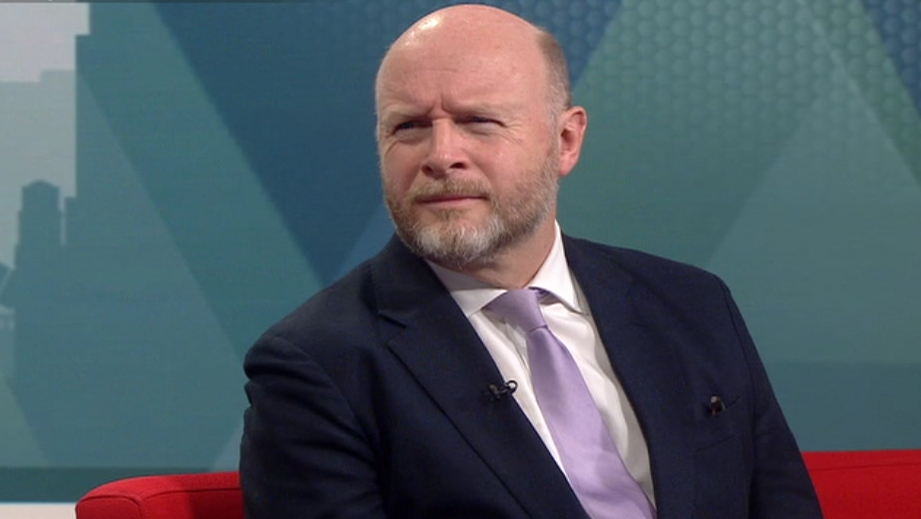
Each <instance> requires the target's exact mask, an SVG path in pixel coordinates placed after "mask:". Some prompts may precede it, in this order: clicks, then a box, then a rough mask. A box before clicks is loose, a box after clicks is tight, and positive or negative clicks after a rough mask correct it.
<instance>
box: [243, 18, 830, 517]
mask: <svg viewBox="0 0 921 519" xmlns="http://www.w3.org/2000/svg"><path fill="white" fill-rule="evenodd" d="M567 75H568V73H567V71H566V65H565V60H564V58H563V55H562V52H561V50H560V48H559V45H558V43H557V42H556V40H555V39H554V38H553V37H552V36H550V35H548V34H546V33H545V32H543V31H541V30H539V29H537V28H535V27H534V26H532V25H531V24H529V23H528V22H526V21H524V20H522V19H520V18H518V17H516V16H514V15H512V14H510V13H507V12H505V11H501V10H499V9H495V8H492V7H486V6H473V5H462V6H455V7H449V8H446V9H443V10H439V11H436V12H435V13H432V14H431V15H429V16H426V17H424V18H423V19H421V20H420V21H418V22H417V23H416V24H414V25H413V26H412V27H411V28H410V29H408V30H407V31H406V32H405V33H404V34H403V35H402V36H400V38H399V39H398V40H397V41H396V42H395V43H394V44H393V46H392V47H391V49H390V50H389V51H388V52H387V54H386V56H385V57H384V59H383V62H382V63H381V66H380V69H379V72H378V77H377V82H376V89H375V94H376V103H377V114H378V128H377V136H378V145H379V150H378V151H379V154H380V160H381V174H382V180H383V186H384V193H385V197H386V201H387V205H388V207H389V209H390V212H391V216H392V218H393V221H394V223H395V226H396V230H397V234H398V236H399V239H393V240H391V242H390V243H389V244H388V245H387V246H386V247H385V248H384V249H383V250H382V251H381V252H380V253H379V254H378V255H377V256H375V257H374V258H372V259H370V260H369V261H368V262H366V263H364V264H363V265H361V266H359V267H358V268H357V269H355V270H354V271H353V272H352V273H350V274H348V275H347V276H346V277H345V278H343V279H342V280H340V281H338V282H337V283H335V284H334V285H332V286H331V287H329V288H328V289H326V290H324V291H323V292H321V293H320V294H317V295H316V296H315V297H314V298H312V299H311V300H310V301H308V302H307V303H306V304H305V305H304V306H302V307H301V308H299V309H298V310H296V311H295V312H294V313H292V314H291V315H289V316H288V317H287V318H285V319H284V320H282V321H281V322H280V323H278V324H277V325H275V326H274V327H272V328H271V329H270V330H269V331H268V332H266V334H265V335H264V336H263V337H262V338H260V339H259V341H258V342H257V344H256V345H255V346H254V347H253V349H252V350H251V352H250V353H249V355H248V356H247V359H246V365H245V369H246V372H247V374H248V376H249V377H250V381H249V383H248V384H247V393H248V396H249V398H250V402H251V407H250V408H249V410H248V411H247V413H246V421H245V422H246V423H245V430H244V438H243V444H242V451H241V462H240V463H241V466H240V470H241V477H242V485H243V489H244V496H245V501H246V508H247V514H248V517H250V518H251V519H267V518H312V517H343V518H344V517H368V518H403V519H405V518H416V517H419V518H421V517H429V518H449V517H458V518H460V517H464V518H505V519H508V518H547V519H561V518H585V517H592V518H593V519H599V518H601V517H608V516H610V515H615V516H617V517H625V518H626V517H627V515H617V514H619V513H620V512H616V513H611V511H612V510H615V509H616V510H628V509H629V510H630V512H629V513H630V514H634V515H630V517H643V518H652V517H656V516H657V517H658V518H659V519H687V518H692V517H702V518H707V519H721V518H727V519H728V518H742V517H751V518H759V519H768V518H773V519H800V518H818V517H821V512H820V511H819V508H818V505H817V502H816V498H815V494H814V491H813V490H812V486H811V483H810V480H809V477H808V474H807V472H806V470H805V468H804V466H803V462H802V459H801V457H800V454H799V451H798V449H797V446H796V443H795V441H794V439H793V437H792V435H791V433H790V431H789V429H788V427H787V425H786V423H785V421H784V418H783V416H782V414H781V411H780V409H779V408H778V405H777V402H776V401H775V399H774V396H773V394H772V391H771V388H770V385H769V383H768V380H767V377H766V375H765V372H764V369H763V367H762V365H761V363H760V361H759V359H758V357H757V354H756V352H755V349H754V345H753V344H752V341H751V339H750V337H749V335H748V333H747V331H746V330H745V327H744V324H743V322H742V318H741V317H740V315H739V313H738V310H737V309H736V307H735V305H734V303H733V302H732V300H731V298H730V296H729V294H728V290H727V289H726V288H725V286H724V285H723V284H722V282H720V281H719V280H718V279H717V278H716V277H714V276H712V275H711V274H708V273H705V272H703V271H700V270H698V269H695V268H692V267H689V266H685V265H681V264H678V263H674V262H670V261H667V260H663V259H660V258H655V257H651V256H648V255H645V254H642V253H639V252H635V251H629V250H623V249H617V248H611V247H607V246H603V245H599V244H594V243H590V242H586V241H582V240H577V239H573V238H570V237H567V236H563V235H562V234H561V233H560V230H559V226H558V225H557V223H556V209H557V197H556V194H557V187H558V183H559V180H560V178H561V177H563V176H565V175H567V174H568V173H569V172H570V171H571V170H572V169H573V167H574V166H575V165H576V162H577V161H578V158H579V153H580V149H581V146H582V141H583V136H584V133H585V129H586V125H587V115H586V112H585V110H584V109H583V108H581V107H578V106H572V105H571V101H570V98H569V97H570V96H569V85H568V79H567ZM525 287H535V288H538V289H540V290H539V292H532V291H529V290H523V291H521V290H517V291H516V290H512V289H521V288H525ZM506 291H509V292H510V293H512V292H514V293H516V294H528V297H531V296H533V297H532V299H534V298H538V297H539V299H540V301H539V303H540V310H538V313H540V314H541V316H540V317H539V319H543V318H544V317H545V318H546V321H547V322H549V328H545V327H542V326H539V328H540V330H541V331H540V332H538V333H539V334H540V335H541V339H536V338H533V337H532V335H531V333H532V332H533V330H531V326H530V325H528V326H524V325H520V324H518V321H516V320H515V319H516V318H514V317H512V315H511V313H507V310H506V309H504V307H503V306H502V303H499V302H498V301H500V299H497V297H498V296H502V295H503V294H505V293H506ZM528 304H530V303H528ZM514 311H515V310H514V309H512V310H511V312H512V313H514ZM535 329H537V328H535ZM547 330H549V332H547ZM545 332H546V333H545ZM548 337H550V338H549V339H548ZM538 340H548V341H550V342H551V343H553V344H562V345H563V346H562V350H560V351H563V350H565V351H566V352H567V353H565V354H564V356H567V358H568V359H569V360H568V362H569V366H570V367H571V366H575V368H576V374H577V375H576V378H578V380H577V381H573V382H568V380H573V379H566V380H567V381H564V382H563V383H562V384H560V385H558V386H556V388H555V389H553V390H551V391H549V396H547V395H548V391H547V390H546V389H542V388H544V387H545V385H546V384H547V383H548V380H547V379H554V378H556V377H557V375H556V374H555V373H554V372H549V373H550V374H549V375H547V376H543V375H541V376H538V375H537V374H538V373H543V372H544V371H541V370H543V369H544V368H543V367H539V366H538V364H539V363H538V357H539V356H540V355H542V353H539V352H538V350H535V349H532V348H533V347H534V346H532V341H533V342H537V341H538ZM541 362H542V361H541ZM577 387H578V388H581V389H579V391H582V393H581V397H580V398H583V400H582V401H584V398H588V401H589V405H588V408H590V409H589V411H590V412H591V413H594V415H593V417H591V418H586V419H585V421H583V419H582V418H579V419H577V420H574V419H568V420H567V419H564V420H560V419H559V418H558V417H557V414H556V413H557V412H563V413H565V412H567V411H569V409H567V408H568V407H578V406H577V404H576V403H574V402H575V400H571V399H570V397H569V396H566V397H565V399H564V401H563V404H562V405H561V406H557V407H555V408H554V407H552V405H553V404H551V403H548V401H549V400H548V399H549V398H553V397H554V396H559V394H561V393H566V392H567V391H569V390H570V389H571V388H577ZM566 395H568V393H566ZM573 398H575V397H573ZM560 408H562V409H560ZM580 409H583V408H582V407H580ZM566 421H568V422H570V423H568V424H567V423H563V422H566ZM572 422H576V423H572ZM589 423H592V424H597V425H598V427H600V429H601V430H602V431H603V432H602V433H601V434H600V435H596V434H595V433H591V434H590V436H591V438H590V439H587V440H578V441H576V442H573V441H567V438H568V437H567V436H566V434H575V435H579V434H581V431H580V430H584V429H586V428H589V425H588V424H589ZM572 426H575V427H572ZM564 429H565V430H566V431H564V432H561V431H563V430H564ZM596 440H597V442H598V445H599V446H595V445H594V443H595V441H596ZM574 443H575V445H574ZM589 444H592V445H589ZM574 452H575V453H576V454H573V453H574ZM585 452H588V454H589V457H588V458H584V457H583V458H582V459H581V461H575V462H573V461H572V460H573V459H577V460H578V458H573V456H575V455H577V454H579V453H582V454H584V453H585ZM602 458H603V459H605V460H606V461H604V462H602V461H598V462H597V465H598V466H597V467H596V460H601V459H602ZM608 461H610V464H611V466H614V465H617V466H616V467H614V468H613V469H612V470H615V471H619V472H617V475H615V476H611V477H608V476H606V475H605V476H600V475H599V474H601V472H600V471H601V470H602V468H600V467H601V465H603V464H604V463H607V462H608ZM585 468H590V469H591V470H592V471H593V472H592V474H589V475H588V476H585V475H583V473H584V470H583V469H585ZM604 470H607V469H604ZM605 474H608V473H605ZM586 488H588V489H586ZM625 503H626V504H625ZM621 506H623V507H625V508H617V507H621ZM625 513H626V512H625Z"/></svg>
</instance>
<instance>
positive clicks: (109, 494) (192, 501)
mask: <svg viewBox="0 0 921 519" xmlns="http://www.w3.org/2000/svg"><path fill="white" fill-rule="evenodd" d="M804 457H805V459H806V465H807V466H808V467H809V473H810V475H811V476H812V481H813V482H814V483H815V487H816V491H817V492H818V494H819V500H820V501H821V502H822V510H823V511H824V512H825V519H921V449H917V450H881V451H841V452H807V453H805V454H804ZM77 519H243V497H242V495H241V493H240V478H239V475H238V474H237V473H236V472H217V473H209V474H182V475H169V476H147V477H139V478H131V479H124V480H119V481H114V482H112V483H107V484H105V485H102V486H100V487H98V488H96V489H94V490H92V491H90V492H89V493H88V494H86V495H85V496H84V497H83V498H82V499H80V501H79V502H78V503H77Z"/></svg>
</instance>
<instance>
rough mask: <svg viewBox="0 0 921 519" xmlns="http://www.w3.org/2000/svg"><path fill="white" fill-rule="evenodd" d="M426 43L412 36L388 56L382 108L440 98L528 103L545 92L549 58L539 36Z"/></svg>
mask: <svg viewBox="0 0 921 519" xmlns="http://www.w3.org/2000/svg"><path fill="white" fill-rule="evenodd" d="M423 43H424V42H414V41H410V42H409V43H407V44H404V45H402V46H400V47H394V48H393V49H391V51H390V52H389V53H388V55H387V56H386V57H385V59H384V62H383V63H382V65H381V70H380V73H379V75H378V81H377V85H376V87H377V92H376V95H377V102H378V109H379V110H381V109H386V108H388V107H391V106H392V105H394V104H396V105H404V104H409V105H428V104H432V103H436V102H442V103H445V102H450V103H458V104H465V103H473V104H495V103H509V102H513V101H520V102H521V101H527V102H528V103H529V104H530V103H532V102H540V101H541V99H540V98H539V97H537V96H542V95H545V94H546V89H547V88H548V86H547V85H548V72H547V70H546V69H547V65H546V60H545V59H544V57H543V55H542V54H541V52H540V50H539V47H538V46H537V44H536V41H535V40H532V41H531V42H529V43H530V44H529V45H521V44H518V45H511V44H509V42H508V41H505V42H501V41H499V42H496V41H493V42H490V41H471V42H467V43H466V44H464V43H462V42H457V41H440V42H438V44H423Z"/></svg>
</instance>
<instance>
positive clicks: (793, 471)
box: [720, 282, 822, 519]
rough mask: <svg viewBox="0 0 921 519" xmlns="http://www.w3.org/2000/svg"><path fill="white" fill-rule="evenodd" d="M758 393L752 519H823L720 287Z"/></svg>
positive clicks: (741, 327)
mask: <svg viewBox="0 0 921 519" xmlns="http://www.w3.org/2000/svg"><path fill="white" fill-rule="evenodd" d="M720 285H721V287H722V289H723V294H724V297H725V299H726V302H727V306H728V309H729V314H730V316H731V318H732V324H733V325H734V326H735V328H736V333H737V335H738V337H739V338H740V340H741V342H742V351H743V353H744V354H745V356H746V357H747V358H746V360H747V362H748V369H749V371H750V376H751V379H752V387H753V388H754V396H753V403H752V406H753V411H754V421H753V424H752V429H753V442H754V471H753V474H752V483H751V490H750V491H751V500H750V506H751V511H750V517H751V519H792V518H803V519H821V517H822V511H821V509H820V507H819V502H818V498H817V497H816V494H815V490H814V487H813V485H812V480H811V479H810V477H809V473H808V471H807V470H806V466H805V464H804V462H803V458H802V455H801V454H800V450H799V447H798V445H797V444H796V440H795V439H794V437H793V433H792V432H791V431H790V428H789V426H788V425H787V422H786V419H785V418H784V416H783V412H782V411H781V409H780V405H779V404H778V402H777V399H776V397H775V395H774V391H773V389H772V388H771V384H770V382H769V380H768V376H767V373H766V372H765V369H764V365H763V364H762V362H761V359H760V358H759V356H758V353H757V351H756V349H755V346H754V342H753V341H752V338H751V336H750V335H749V332H748V330H747V328H746V326H745V324H744V322H743V320H742V316H741V314H740V312H739V309H738V307H737V306H736V304H735V302H734V301H733V300H732V297H731V296H730V294H729V289H728V288H727V287H726V286H725V284H723V283H722V282H720Z"/></svg>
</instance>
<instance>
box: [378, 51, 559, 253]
mask: <svg viewBox="0 0 921 519" xmlns="http://www.w3.org/2000/svg"><path fill="white" fill-rule="evenodd" d="M441 43H442V45H438V44H435V45H432V44H431V43H430V42H429V43H427V44H425V45H415V46H414V45H409V46H407V47H405V48H399V49H397V50H395V51H392V52H391V55H390V56H388V59H387V61H385V64H384V68H382V72H381V75H380V78H379V81H378V92H377V104H378V119H379V124H378V139H379V153H380V160H381V174H382V180H383V188H384V195H385V198H386V201H387V205H388V207H389V209H390V213H391V216H392V218H393V220H394V223H395V225H396V227H397V232H398V234H399V235H400V236H401V238H403V240H404V241H405V242H407V244H408V245H409V246H410V247H411V248H412V249H413V250H414V251H415V252H416V253H417V254H419V255H421V256H423V257H425V258H427V259H429V260H432V261H435V262H436V263H440V264H443V265H445V266H449V267H455V268H460V267H464V266H467V265H471V264H476V263H481V262H484V261H489V260H490V259H491V258H492V257H493V256H494V255H495V254H496V253H498V252H501V251H502V250H503V249H504V248H506V247H508V246H510V245H515V244H518V243H520V242H521V241H523V240H527V239H528V238H529V237H531V236H532V235H533V234H534V232H535V231H536V229H537V228H539V227H540V226H541V225H548V221H549V219H550V218H551V217H552V216H553V215H554V214H555V208H556V193H557V187H558V181H559V175H560V171H559V170H560V167H559V142H558V140H557V139H556V138H555V137H556V135H555V134H556V128H555V123H554V122H553V121H552V117H551V110H550V108H549V106H548V92H547V90H548V87H547V79H546V71H545V64H544V62H543V60H542V57H541V55H540V53H539V51H538V50H537V47H536V45H535V46H534V48H533V49H530V50H531V52H530V53H527V52H525V54H526V55H521V52H518V53H511V52H504V51H503V50H502V49H501V48H500V49H498V50H497V48H496V47H495V46H492V45H484V43H488V42H477V43H475V44H471V42H449V41H447V42H446V41H442V42H441Z"/></svg>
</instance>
